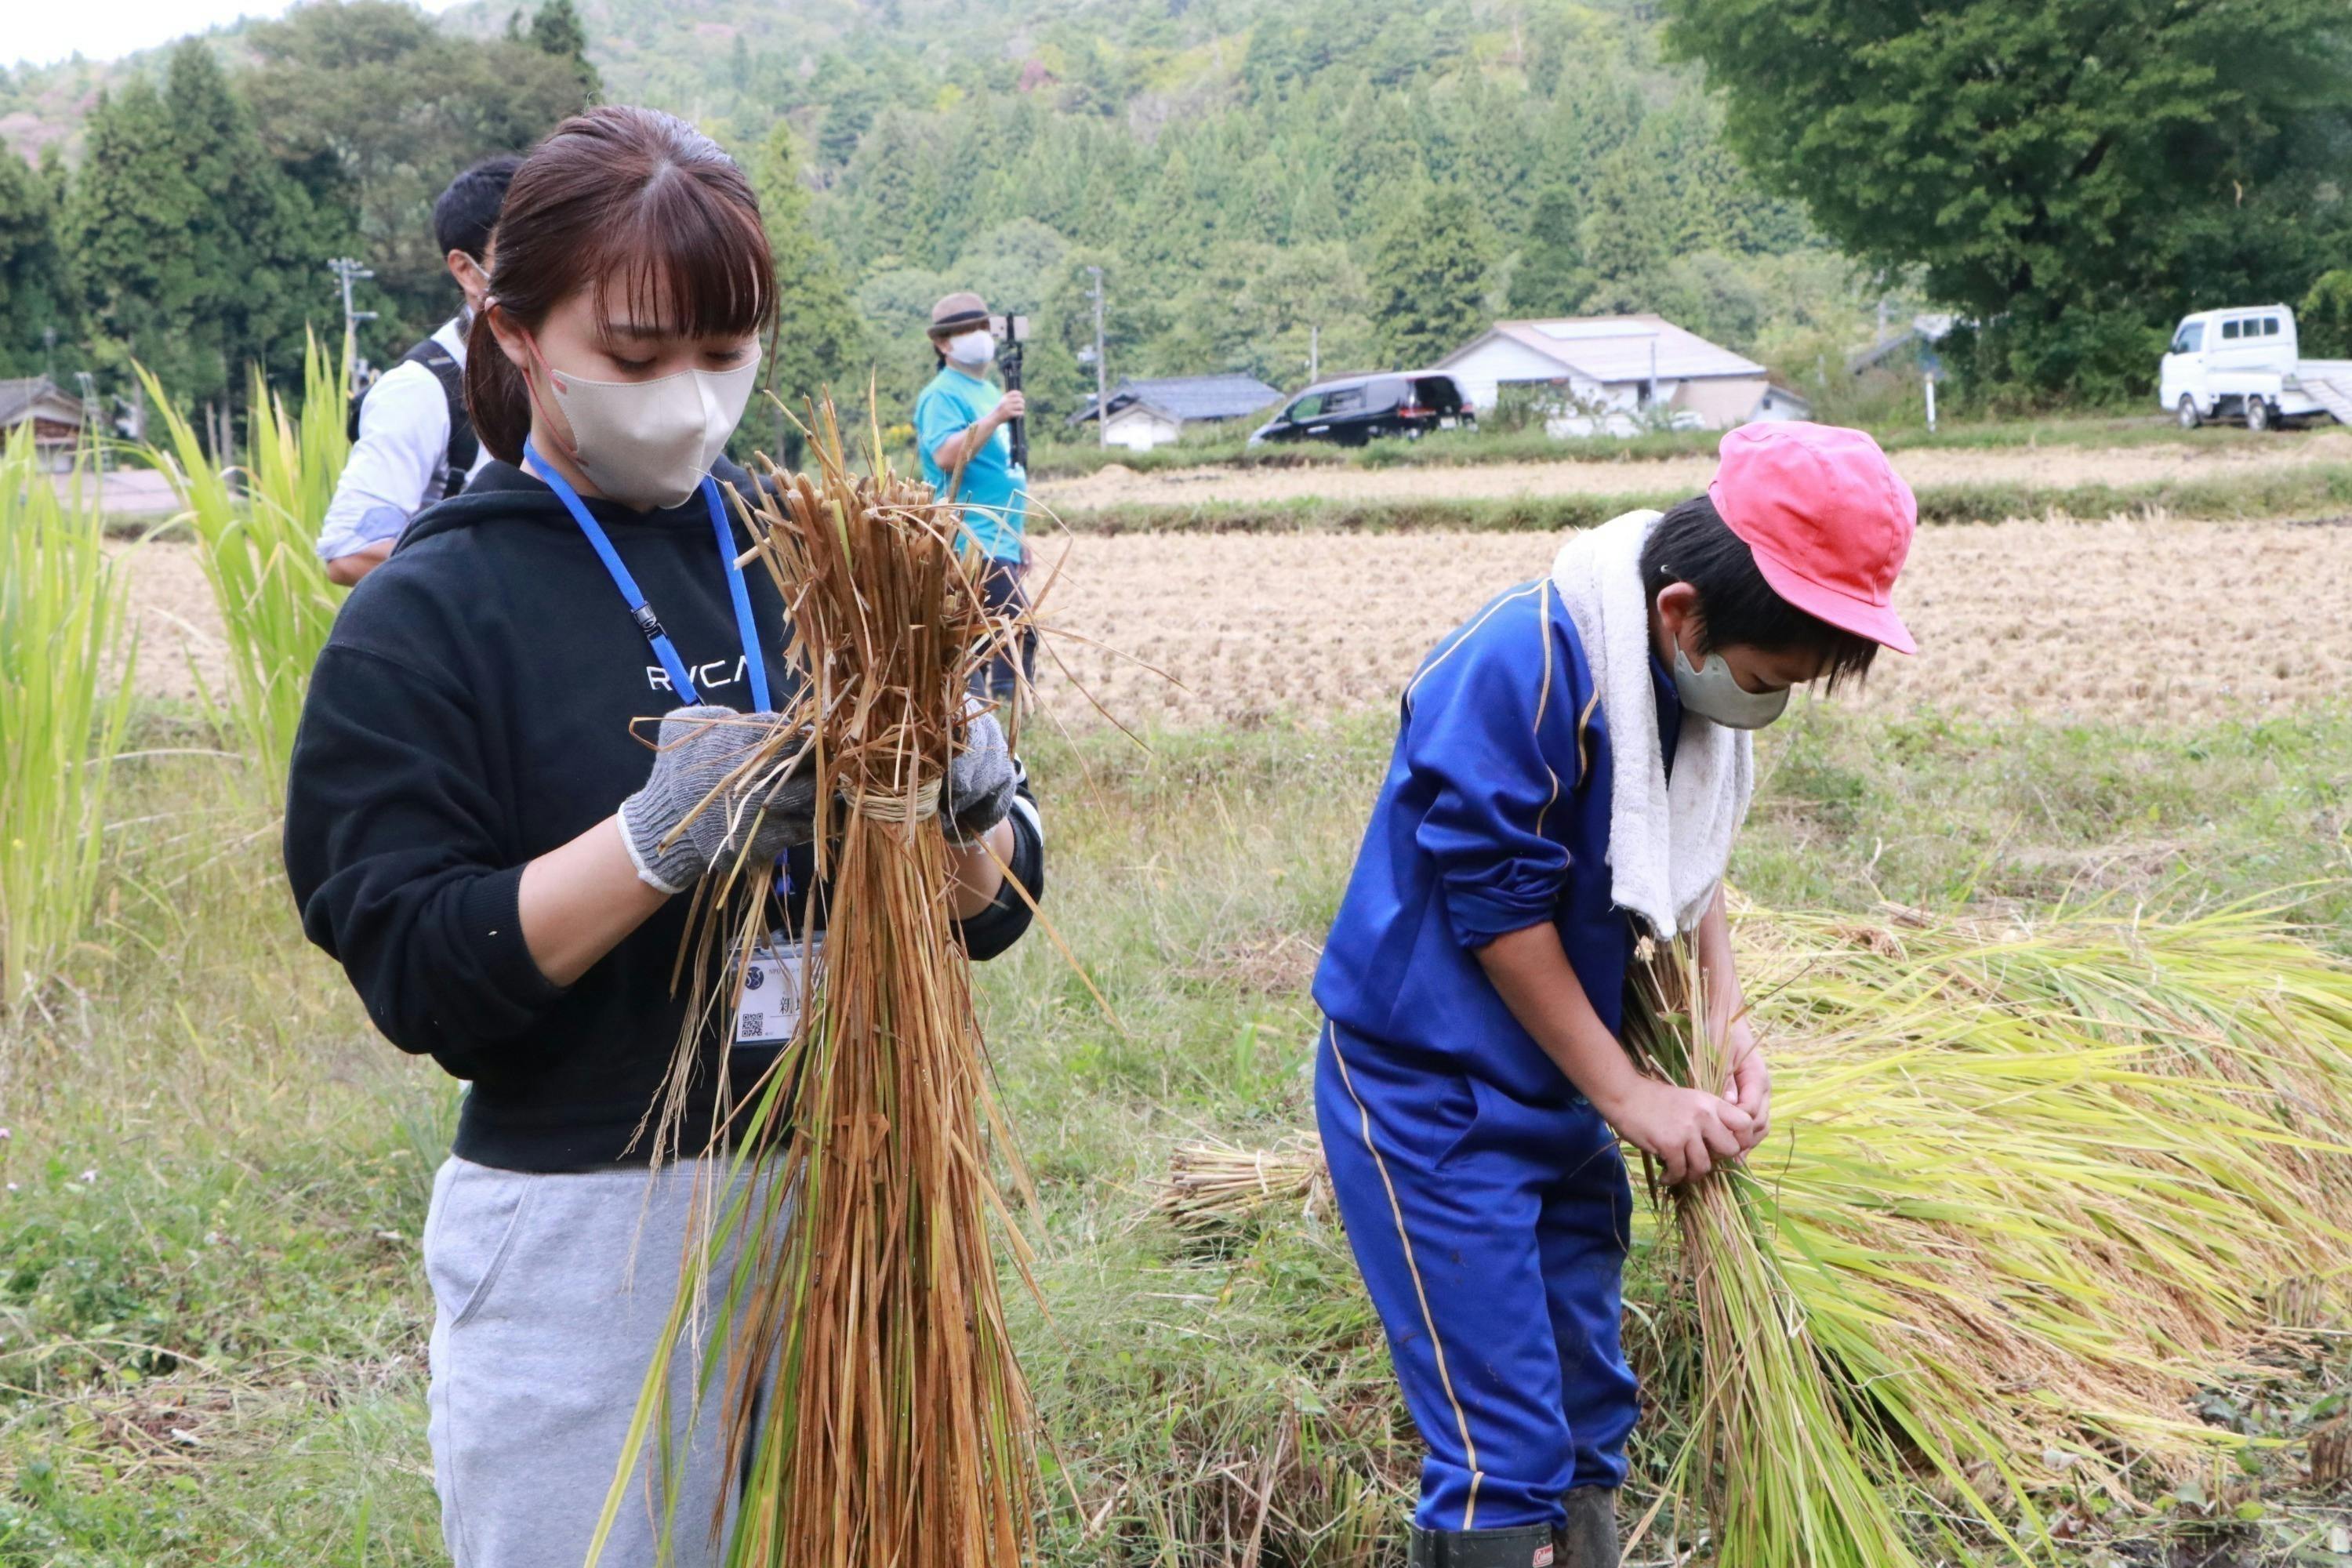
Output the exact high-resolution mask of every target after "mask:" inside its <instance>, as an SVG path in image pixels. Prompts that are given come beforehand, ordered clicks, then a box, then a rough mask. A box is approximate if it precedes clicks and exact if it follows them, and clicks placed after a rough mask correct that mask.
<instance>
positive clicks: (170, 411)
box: [139, 337, 351, 807]
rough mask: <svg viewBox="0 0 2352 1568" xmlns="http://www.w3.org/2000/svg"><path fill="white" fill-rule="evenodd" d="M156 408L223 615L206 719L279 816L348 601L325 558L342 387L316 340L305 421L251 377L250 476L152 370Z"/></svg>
mask: <svg viewBox="0 0 2352 1568" xmlns="http://www.w3.org/2000/svg"><path fill="white" fill-rule="evenodd" d="M139 374H140V377H141V379H142V381H143V382H144V383H145V384H146V387H147V396H148V401H149V402H150V403H151V404H152V405H154V406H155V407H156V408H158V409H160V410H161V411H162V414H163V427H164V432H165V436H166V438H167V445H166V447H162V448H155V447H151V448H149V450H148V453H147V458H148V460H149V461H150V462H152V463H153V464H154V466H155V467H156V468H158V469H160V470H161V471H162V472H163V474H164V475H165V477H166V478H168V479H170V480H171V483H172V486H173V489H174V490H176V491H177V492H178V494H179V498H180V504H181V506H182V507H183V508H184V509H185V510H184V511H183V512H182V513H181V516H180V518H179V519H178V520H177V521H184V522H185V523H186V524H188V526H189V527H190V529H191V530H192V531H194V535H195V540H196V550H197V557H198V559H199V560H200V561H201V562H202V563H203V565H204V569H205V580H206V581H207V582H209V583H210V584H212V590H213V598H214V600H215V603H216V604H217V605H219V607H220V616H221V625H222V628H223V630H224V632H225V633H226V637H227V641H228V656H229V657H228V670H229V676H228V689H227V690H226V692H221V693H215V692H214V691H212V690H211V689H209V688H208V687H206V686H205V683H204V682H203V680H202V679H201V678H200V679H198V681H197V691H198V700H199V702H200V704H201V705H202V706H203V708H204V709H205V715H206V717H207V719H208V720H210V721H211V722H212V723H213V724H214V725H215V727H216V728H218V729H219V730H220V731H222V732H223V733H224V734H226V735H227V736H231V737H234V738H235V740H236V742H237V743H238V744H239V746H240V749H241V750H242V751H243V752H245V753H246V755H247V757H249V758H250V759H252V760H253V762H254V763H255V764H256V766H257V771H256V773H255V774H254V775H253V776H254V777H255V779H256V780H257V783H258V784H259V785H260V789H261V793H262V794H263V795H264V796H265V798H266V799H267V800H268V802H269V803H270V804H271V805H272V806H273V807H275V806H276V805H279V804H280V803H282V801H283V798H284V795H285V789H286V770H287V765H288V763H289V761H290V759H291V757H292V754H293V749H294V729H295V726H296V724H297V723H298V722H299V721H300V719H301V716H302V698H303V694H304V692H305V691H306V690H307V689H309V686H310V668H311V666H313V665H314V664H316V663H317V662H318V658H319V649H320V647H323V646H325V644H326V640H327V631H328V628H329V627H330V626H332V625H333V624H334V619H335V611H336V610H337V609H338V608H339V607H340V606H341V604H342V600H343V590H342V589H341V588H340V587H338V586H336V585H335V584H333V583H332V582H331V581H330V580H329V579H328V577H327V572H326V568H325V567H324V566H323V565H322V564H320V561H319V557H318V553H317V544H318V539H319V525H320V521H321V520H323V519H324V518H325V516H326V511H327V503H328V501H329V500H331V499H332V497H333V495H334V493H335V482H336V480H337V479H340V478H341V475H342V471H343V462H344V459H345V458H348V457H349V456H350V454H351V443H350V441H349V439H348V437H346V434H345V426H344V412H343V410H344V399H343V393H342V387H343V379H342V376H341V373H340V372H339V370H338V369H337V367H336V366H335V364H334V363H333V361H332V360H331V359H330V358H329V356H328V355H327V353H326V351H325V350H324V349H322V348H321V347H320V344H319V342H318V340H317V339H316V338H315V337H314V338H312V339H311V340H310V346H309V349H308V351H307V352H306V353H305V354H304V356H303V376H302V388H303V389H302V404H301V408H300V412H299V414H297V413H295V412H294V411H291V410H289V408H288V407H287V405H286V402H285V400H284V398H282V397H280V396H278V395H277V394H275V393H273V392H271V391H270V390H269V389H268V387H267V386H266V385H265V384H263V382H262V379H261V374H260V372H259V371H258V370H256V371H255V372H254V374H253V387H252V396H251V403H250V408H251V419H250V426H251V427H250V429H249V431H248V437H247V438H248V444H249V445H250V447H251V449H252V461H251V462H250V463H248V464H247V465H246V466H245V467H244V468H232V467H226V466H223V465H220V464H216V463H215V462H214V461H213V459H212V458H210V457H209V456H207V455H206V453H205V449H204V444H203V442H202V441H201V440H199V439H198V437H197V436H196V432H195V431H194V428H193V427H192V426H190V425H189V424H188V421H187V419H186V418H185V416H183V415H182V414H181V413H180V412H179V411H178V410H177V409H176V408H174V407H173V405H172V403H171V400H170V399H169V398H168V397H166V396H165V395H164V394H163V387H162V386H161V385H160V384H158V383H157V382H156V380H155V378H154V377H153V376H152V375H151V374H148V373H147V371H146V370H145V369H144V368H142V369H141V371H140V373H139Z"/></svg>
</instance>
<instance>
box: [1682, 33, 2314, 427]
mask: <svg viewBox="0 0 2352 1568" xmlns="http://www.w3.org/2000/svg"><path fill="white" fill-rule="evenodd" d="M1667 9H1668V11H1669V13H1670V15H1671V17H1672V23H1671V26H1670V29H1669V35H1668V37H1669V40H1670V42H1671V44H1672V45H1673V46H1674V47H1675V48H1677V49H1678V50H1680V51H1681V52H1683V53H1685V54H1686V55H1690V56H1694V57H1696V58H1701V59H1704V60H1705V61H1706V66H1707V68H1708V75H1709V79H1710V81H1712V82H1713V83H1715V84H1716V85H1717V86H1718V87H1719V88H1721V89H1723V90H1724V92H1725V94H1726V103H1727V122H1726V124H1727V136H1728V139H1729V141H1730V142H1731V144H1732V145H1733V146H1734V147H1735V148H1736V149H1738V151H1739V152H1740V153H1742V154H1743V155H1744V156H1745V158H1746V159H1747V161H1748V164H1749V165H1750V166H1751V167H1753V168H1755V169H1756V170H1757V171H1758V172H1759V174H1761V175H1762V177H1763V178H1764V179H1765V180H1766V181H1767V182H1768V183H1769V184H1771V185H1772V186H1773V187H1774V188H1776V189H1778V190H1780V191H1781V192H1784V193H1786V194H1788V195H1792V196H1795V197H1797V198H1799V199H1800V200H1801V201H1802V202H1803V203H1804V205H1805V206H1806V208H1807V210H1808V211H1809V212H1810V213H1811V217H1812V220H1813V222H1814V223H1815V224H1816V225H1818V226H1820V228H1821V229H1822V231H1823V232H1824V233H1826V234H1828V235H1829V236H1830V237H1832V239H1834V240H1836V241H1837V242H1838V243H1840V244H1841V245H1843V247H1845V248H1846V249H1847V250H1848V251H1849V252H1850V253H1851V254H1853V256H1855V257H1856V258H1859V259H1861V260H1864V261H1865V262H1868V263H1871V264H1874V265H1876V266H1881V267H1885V268H1901V267H1906V266H1912V265H1917V266H1919V267H1922V268H1925V275H1926V279H1927V287H1928V289H1930V290H1931V292H1932V293H1933V294H1934V295H1935V297H1936V298H1937V299H1939V300H1943V301H1946V302H1948V303H1949V304H1951V305H1954V306H1956V307H1958V308H1959V309H1960V310H1964V311H1968V312H1970V313H1973V314H1974V315H1976V316H1977V317H1979V319H1980V320H1981V321H1983V322H1984V323H1985V336H1984V338H1983V339H1982V340H1981V342H1983V343H1984V344H1985V346H1986V348H1987V351H1988V352H1987V353H1984V354H1983V355H1982V356H1980V359H1979V364H1980V365H1981V366H1982V367H1983V368H1986V369H1989V370H1990V371H1992V372H1993V373H1995V374H2004V375H2014V376H2018V377H2021V378H2024V379H2028V380H2031V381H2032V382H2033V383H2034V384H2036V385H2038V386H2039V387H2040V389H2041V390H2042V391H2045V392H2056V391H2061V390H2076V391H2090V392H2094V393H2102V392H2107V391H2113V390H2117V389H2120V388H2121V387H2123V386H2125V385H2127V384H2128V385H2137V384H2141V383H2144V382H2145V381H2146V379H2147V366H2148V363H2149V362H2148V360H2147V357H2146V356H2147V353H2148V350H2149V348H2150V347H2151V338H2152V337H2153V336H2154V335H2158V334H2160V333H2161V331H2162V330H2163V327H2164V326H2165V325H2166V324H2167V323H2168V318H2169V317H2170V316H2171V314H2172V313H2173V311H2174V310H2176V309H2177V308H2178V307H2179V305H2181V304H2183V303H2185V302H2187V300H2189V298H2191V297H2193V296H2194V294H2196V293H2197V292H2198V291H2199V290H2200V285H2201V283H2202V281H2203V280H2202V279H2200V277H2199V276H2198V275H2197V273H2198V271H2199V269H2200V267H2201V268H2212V267H2214V266H2215V265H2216V262H2215V258H2216V257H2218V256H2221V255H2232V256H2236V257H2240V258H2243V257H2245V256H2247V255H2248V254H2249V253H2250V247H2249V246H2248V245H2247V241H2248V240H2252V241H2253V242H2254V244H2255V245H2258V246H2260V247H2261V249H2262V250H2263V251H2267V252H2268V253H2270V254H2271V255H2273V257H2275V258H2276V259H2275V260H2274V261H2273V263H2272V264H2271V266H2272V267H2273V268H2274V269H2276V271H2275V272H2274V275H2273V277H2272V278H2271V279H2269V281H2270V283H2271V287H2270V288H2269V289H2263V290H2262V292H2264V293H2271V292H2287V291H2288V290H2289V289H2290V288H2292V289H2296V290H2297V291H2299V286H2300V285H2301V283H2303V282H2304V281H2306V280H2307V279H2308V277H2309V273H2308V272H2307V271H2305V272H2302V273H2301V276H2299V277H2298V276H2296V275H2295V273H2296V271H2297V270H2298V269H2300V268H2305V267H2307V266H2309V265H2310V259H2309V252H2308V249H2307V247H2305V246H2304V245H2300V244H2296V243H2293V237H2292V235H2291V234H2290V233H2289V232H2288V231H2289V230H2290V229H2291V228H2293V227H2294V226H2295V225H2296V223H2297V221H2298V220H2303V221H2302V226H2303V227H2304V228H2305V229H2309V228H2311V227H2313V226H2314V225H2313V224H2312V223H2310V222H2309V221H2308V219H2309V218H2310V217H2311V216H2315V212H2314V209H2315V206H2316V205H2325V204H2326V203H2327V202H2328V200H2329V199H2330V198H2329V195H2328V191H2329V185H2328V182H2327V181H2326V180H2325V179H2324V178H2321V177H2319V172H2318V170H2317V168H2316V166H2315V160H2316V159H2336V160H2340V158H2341V155H2342V154H2341V151H2340V150H2341V148H2342V147H2343V146H2344V144H2345V142H2344V137H2345V132H2346V128H2347V121H2352V11H2348V10H2347V8H2346V7H2345V6H2344V5H2343V4H2342V0H2203V3H2201V4H2198V5H2181V4H2179V3H2178V0H2025V3H2021V0H1947V3H1945V4H1939V5H1934V6H1930V7H1924V8H1923V7H1916V6H1915V7H1907V8H1906V7H1895V8H1889V7H1886V6H1882V5H1864V4H1860V3H1858V0H1668V6H1667ZM2336 174H2337V175H2338V176H2339V177H2338V179H2337V180H2336V183H2335V190H2336V195H2335V196H2334V204H2335V207H2336V216H2334V217H2333V218H2332V219H2330V220H2329V221H2331V222H2333V223H2334V224H2335V225H2336V232H2337V233H2339V234H2340V233H2342V232H2343V224H2344V220H2343V218H2342V216H2341V207H2342V199H2341V195H2340V186H2341V181H2340V174H2341V169H2340V166H2339V167H2338V168H2337V170H2336ZM2316 216H2324V215H2316ZM2232 235H2234V236H2236V237H2238V238H2234V239H2233V238H2231V237H2230V236H2232ZM2254 253H2255V254H2259V252H2254ZM2200 257H2201V258H2202V259H2201V260H2200ZM2278 272H2283V273H2284V275H2283V276H2281V275H2276V273H2278Z"/></svg>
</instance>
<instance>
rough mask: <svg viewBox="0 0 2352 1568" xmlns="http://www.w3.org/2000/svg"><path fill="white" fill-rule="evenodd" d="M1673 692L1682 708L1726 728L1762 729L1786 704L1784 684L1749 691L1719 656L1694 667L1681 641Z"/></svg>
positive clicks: (1787, 691)
mask: <svg viewBox="0 0 2352 1568" xmlns="http://www.w3.org/2000/svg"><path fill="white" fill-rule="evenodd" d="M1675 696H1676V697H1679V698H1681V699H1682V704H1683V707H1684V709H1685V710H1687V711H1689V712H1692V713H1696V714H1697V715H1698V716H1699V717H1700V718H1702V719H1712V720H1714V721H1716V722H1717V723H1718V724H1720V725H1722V726H1723V727H1724V728H1725V729H1727V730H1761V729H1762V728H1764V726H1765V725H1767V724H1769V723H1770V722H1771V721H1773V720H1775V719H1778V718H1779V717H1780V714H1781V712H1782V711H1783V710H1786V709H1787V708H1788V706H1789V689H1788V688H1787V687H1785V686H1780V687H1775V688H1773V689H1771V690H1769V691H1750V690H1748V688H1746V687H1744V686H1742V685H1740V684H1739V678H1738V676H1736V675H1734V674H1732V673H1731V666H1730V665H1729V664H1728V663H1727V662H1726V661H1725V660H1724V659H1723V658H1721V657H1720V656H1717V657H1712V658H1708V659H1707V661H1706V664H1704V665H1703V666H1701V667H1700V668H1696V669H1693V668H1691V661H1690V655H1688V654H1686V653H1685V652H1684V651H1683V650H1682V647H1681V645H1680V644H1676V645H1675Z"/></svg>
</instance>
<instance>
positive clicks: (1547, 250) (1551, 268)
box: [1510, 184, 1592, 316]
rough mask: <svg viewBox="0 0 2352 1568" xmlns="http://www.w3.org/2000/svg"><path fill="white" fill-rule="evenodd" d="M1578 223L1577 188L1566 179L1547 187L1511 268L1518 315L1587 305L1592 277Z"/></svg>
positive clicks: (1566, 311)
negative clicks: (1574, 188)
mask: <svg viewBox="0 0 2352 1568" xmlns="http://www.w3.org/2000/svg"><path fill="white" fill-rule="evenodd" d="M1578 223H1579V216H1578V210H1577V200H1576V193H1575V192H1574V191H1573V190H1571V189H1570V188H1569V187H1568V185H1567V184H1550V185H1547V186H1545V187H1544V192H1543V195H1539V196H1538V197H1537V198H1536V209H1535V212H1534V214H1533V215H1532V216H1530V217H1529V218H1528V237H1527V243H1526V244H1525V245H1524V246H1522V247H1520V250H1519V264H1518V266H1517V268H1514V269H1513V270H1512V273H1511V291H1510V309H1511V313H1512V314H1513V315H1517V316H1572V315H1574V314H1576V312H1577V310H1579V308H1580V307H1581V306H1582V305H1583V303H1584V297H1585V295H1586V294H1588V293H1590V292H1591V289H1592V280H1591V278H1590V277H1589V276H1588V275H1587V274H1586V272H1585V269H1584V246H1583V244H1582V241H1581V239H1580V235H1579V228H1578Z"/></svg>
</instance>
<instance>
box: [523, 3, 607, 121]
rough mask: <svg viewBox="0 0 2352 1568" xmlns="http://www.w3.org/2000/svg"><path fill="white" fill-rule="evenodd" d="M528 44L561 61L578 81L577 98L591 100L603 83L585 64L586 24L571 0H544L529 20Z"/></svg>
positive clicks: (593, 69) (599, 96)
mask: <svg viewBox="0 0 2352 1568" xmlns="http://www.w3.org/2000/svg"><path fill="white" fill-rule="evenodd" d="M530 44H531V47H533V48H535V49H537V50H538V51H539V52H540V53H541V54H542V55H548V56H551V57H552V58H556V59H559V60H562V61H565V62H566V63H568V64H569V65H570V66H571V67H572V74H573V75H574V76H575V77H577V78H578V79H579V80H580V100H581V101H582V102H583V103H593V102H595V101H596V100H598V99H599V98H601V97H603V96H604V82H603V80H602V79H599V78H598V76H597V75H596V68H595V67H594V66H593V65H590V64H589V63H588V26H587V24H585V23H584V22H583V21H581V19H580V13H579V11H578V10H576V9H575V8H573V6H572V0H547V3H546V4H545V5H541V7H540V8H539V10H538V11H537V12H536V13H535V14H534V15H533V16H531V19H530Z"/></svg>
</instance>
